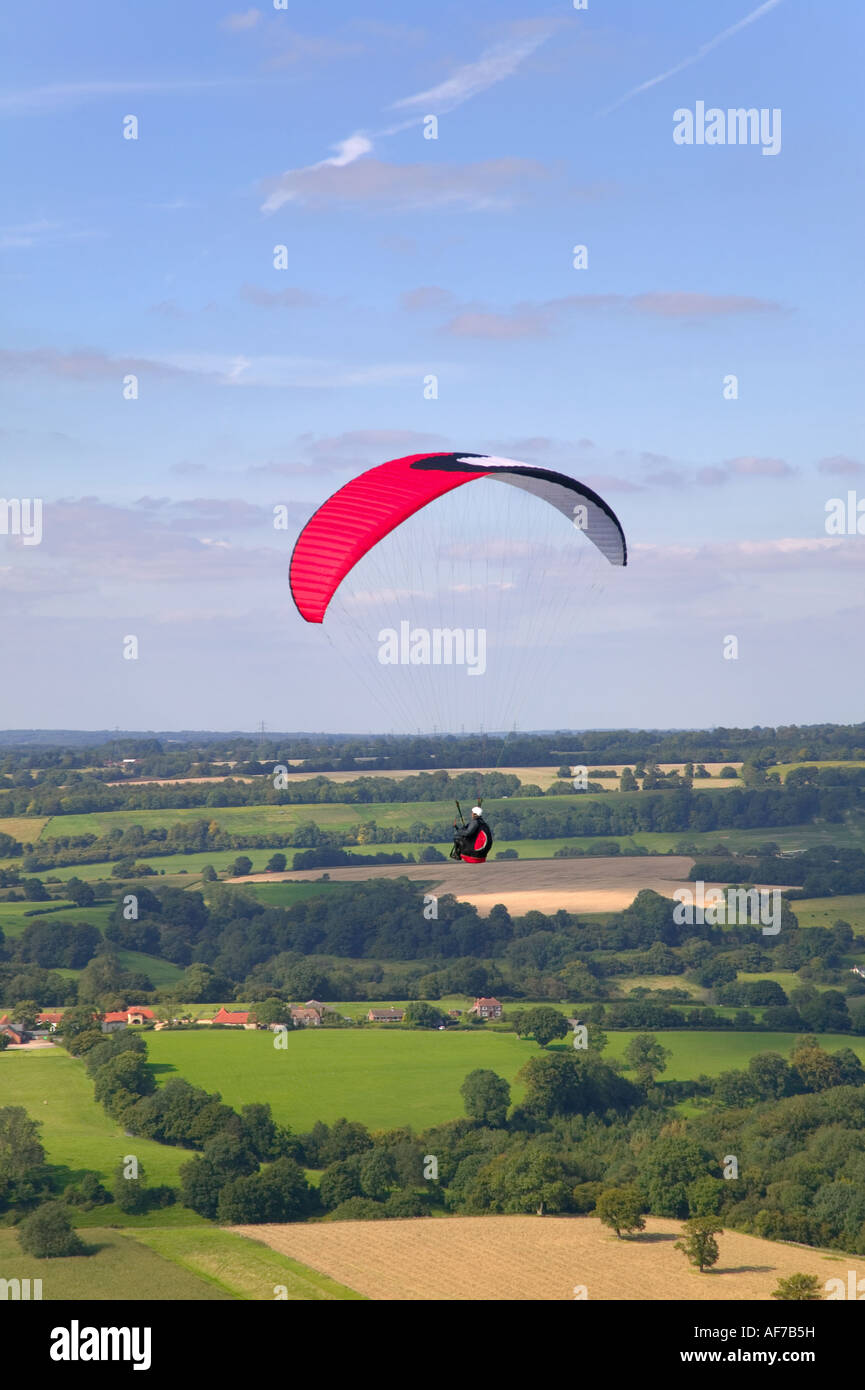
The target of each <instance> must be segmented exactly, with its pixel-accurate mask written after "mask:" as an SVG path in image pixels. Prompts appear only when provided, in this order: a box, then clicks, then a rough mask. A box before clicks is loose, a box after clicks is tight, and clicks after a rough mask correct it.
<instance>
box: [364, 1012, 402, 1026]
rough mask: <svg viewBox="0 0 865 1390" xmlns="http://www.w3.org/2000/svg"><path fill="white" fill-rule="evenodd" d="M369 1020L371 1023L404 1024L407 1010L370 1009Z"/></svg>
mask: <svg viewBox="0 0 865 1390" xmlns="http://www.w3.org/2000/svg"><path fill="white" fill-rule="evenodd" d="M367 1018H368V1019H369V1022H370V1023H402V1021H403V1019H404V1018H405V1009H370V1011H369V1013H368V1014H367Z"/></svg>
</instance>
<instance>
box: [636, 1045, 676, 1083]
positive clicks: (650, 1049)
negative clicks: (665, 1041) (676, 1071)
mask: <svg viewBox="0 0 865 1390" xmlns="http://www.w3.org/2000/svg"><path fill="white" fill-rule="evenodd" d="M672 1055H673V1054H672V1053H671V1052H670V1050H669V1049H668V1048H666V1047H663V1046H662V1045H661V1044H660V1043H659V1042H658V1039H657V1038H656V1037H655V1035H654V1033H637V1034H636V1035H635V1036H634V1037H633V1038H632V1039H631V1041H630V1042H629V1043H628V1046H627V1047H626V1048H625V1059H626V1061H628V1062H629V1063H630V1065H631V1066H632V1067H633V1069H634V1071H635V1072H636V1074H637V1081H638V1082H639V1083H640V1085H641V1086H654V1084H655V1078H656V1077H657V1076H659V1075H660V1073H661V1072H662V1071H666V1070H667V1061H668V1059H669V1058H670V1057H672Z"/></svg>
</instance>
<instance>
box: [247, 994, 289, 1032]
mask: <svg viewBox="0 0 865 1390" xmlns="http://www.w3.org/2000/svg"><path fill="white" fill-rule="evenodd" d="M249 1021H250V1023H257V1024H258V1025H259V1027H261V1028H267V1027H269V1026H270V1024H271V1023H282V1024H285V1025H286V1027H289V1028H290V1027H291V1009H290V1007H289V1005H288V1004H286V1003H285V1001H284V1000H283V999H265V1000H263V1001H262V1003H260V1004H256V1005H255V1008H253V1009H251V1010H250V1013H249Z"/></svg>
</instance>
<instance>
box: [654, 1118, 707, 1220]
mask: <svg viewBox="0 0 865 1390" xmlns="http://www.w3.org/2000/svg"><path fill="white" fill-rule="evenodd" d="M638 1162H639V1169H640V1189H641V1191H642V1192H643V1193H644V1195H645V1197H646V1204H647V1206H648V1208H649V1210H650V1211H652V1212H654V1213H655V1215H656V1216H672V1217H687V1216H689V1215H690V1214H691V1206H690V1202H689V1197H688V1190H689V1188H691V1186H692V1185H693V1184H694V1183H696V1182H697V1181H698V1179H699V1178H702V1177H704V1176H705V1175H706V1173H707V1172H708V1171H709V1168H710V1167H712V1166H714V1162H713V1157H712V1155H711V1154H710V1153H709V1151H708V1150H707V1149H704V1148H703V1147H702V1145H701V1144H698V1143H697V1142H696V1141H695V1140H694V1139H688V1138H685V1137H683V1136H681V1135H678V1134H664V1135H661V1137H660V1138H658V1139H656V1140H655V1141H654V1143H652V1144H648V1145H647V1146H646V1147H645V1149H643V1151H642V1153H641V1154H640V1157H639V1160H638Z"/></svg>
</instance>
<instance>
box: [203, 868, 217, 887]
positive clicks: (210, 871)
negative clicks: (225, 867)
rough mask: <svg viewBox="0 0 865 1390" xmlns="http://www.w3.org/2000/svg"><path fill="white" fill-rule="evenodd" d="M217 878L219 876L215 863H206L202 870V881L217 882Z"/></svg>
mask: <svg viewBox="0 0 865 1390" xmlns="http://www.w3.org/2000/svg"><path fill="white" fill-rule="evenodd" d="M216 878H217V875H216V870H215V869H214V867H213V865H212V864H205V866H204V868H203V869H202V870H201V879H202V882H203V883H215V882H216Z"/></svg>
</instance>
